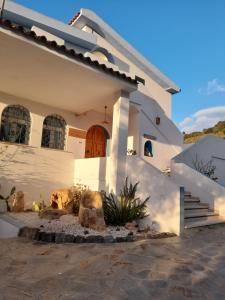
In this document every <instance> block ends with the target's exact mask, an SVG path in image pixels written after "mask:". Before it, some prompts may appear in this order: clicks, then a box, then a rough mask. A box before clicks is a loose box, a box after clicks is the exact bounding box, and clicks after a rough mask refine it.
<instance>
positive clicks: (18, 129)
mask: <svg viewBox="0 0 225 300" xmlns="http://www.w3.org/2000/svg"><path fill="white" fill-rule="evenodd" d="M30 125H31V120H30V113H29V111H28V110H27V109H26V108H25V107H23V106H21V105H9V106H7V107H6V108H5V109H4V110H3V112H2V118H1V131H0V140H1V141H5V142H11V143H18V144H28V142H29V135H30Z"/></svg>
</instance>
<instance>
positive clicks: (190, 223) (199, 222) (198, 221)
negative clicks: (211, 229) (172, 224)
mask: <svg viewBox="0 0 225 300" xmlns="http://www.w3.org/2000/svg"><path fill="white" fill-rule="evenodd" d="M220 223H225V218H223V217H219V216H215V217H206V218H193V219H187V220H185V223H184V228H186V229H188V228H194V227H202V226H207V225H214V224H220Z"/></svg>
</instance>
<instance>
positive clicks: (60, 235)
mask: <svg viewBox="0 0 225 300" xmlns="http://www.w3.org/2000/svg"><path fill="white" fill-rule="evenodd" d="M64 240H65V233H62V232H59V233H56V234H55V242H56V243H57V244H59V243H64Z"/></svg>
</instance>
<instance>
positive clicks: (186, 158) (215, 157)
mask: <svg viewBox="0 0 225 300" xmlns="http://www.w3.org/2000/svg"><path fill="white" fill-rule="evenodd" d="M196 156H197V160H198V161H201V160H202V161H203V162H204V163H207V162H209V161H210V160H212V165H214V166H216V170H215V177H218V180H217V182H218V183H219V184H221V185H223V186H225V140H224V139H221V138H218V137H215V136H213V135H209V136H207V137H205V138H203V139H201V140H200V141H199V142H197V143H196V144H193V145H191V146H190V147H188V148H187V149H186V150H185V151H183V152H182V153H180V154H179V155H178V156H176V157H175V158H174V160H175V162H181V163H184V164H186V165H188V166H189V167H191V168H194V164H193V161H195V160H196Z"/></svg>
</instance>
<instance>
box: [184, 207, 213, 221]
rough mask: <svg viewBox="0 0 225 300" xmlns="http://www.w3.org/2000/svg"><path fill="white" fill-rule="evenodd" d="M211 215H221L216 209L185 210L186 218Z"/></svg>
mask: <svg viewBox="0 0 225 300" xmlns="http://www.w3.org/2000/svg"><path fill="white" fill-rule="evenodd" d="M210 216H219V214H218V213H217V212H215V211H209V210H207V211H202V210H200V209H199V210H198V211H185V213H184V218H185V219H191V218H199V217H203V218H204V217H210Z"/></svg>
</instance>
